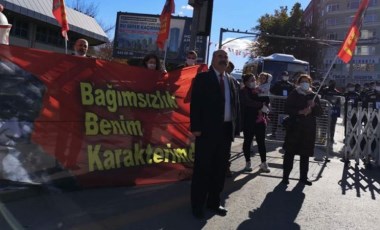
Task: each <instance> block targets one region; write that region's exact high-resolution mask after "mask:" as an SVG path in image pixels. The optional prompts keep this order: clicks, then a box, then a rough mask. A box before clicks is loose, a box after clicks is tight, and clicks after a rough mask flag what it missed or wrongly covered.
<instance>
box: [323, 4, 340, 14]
mask: <svg viewBox="0 0 380 230" xmlns="http://www.w3.org/2000/svg"><path fill="white" fill-rule="evenodd" d="M338 10H339V4H338V3H334V4H329V5H327V6H326V12H333V11H338Z"/></svg>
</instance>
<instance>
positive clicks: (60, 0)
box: [53, 0, 69, 40]
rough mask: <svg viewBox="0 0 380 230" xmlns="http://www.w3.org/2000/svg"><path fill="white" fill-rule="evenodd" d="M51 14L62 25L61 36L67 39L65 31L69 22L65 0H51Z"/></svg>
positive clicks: (67, 29)
mask: <svg viewBox="0 0 380 230" xmlns="http://www.w3.org/2000/svg"><path fill="white" fill-rule="evenodd" d="M53 15H54V17H55V19H57V21H58V23H59V24H60V25H61V27H62V36H63V37H64V38H66V40H69V39H68V37H67V31H69V23H68V22H67V17H66V9H65V0H53Z"/></svg>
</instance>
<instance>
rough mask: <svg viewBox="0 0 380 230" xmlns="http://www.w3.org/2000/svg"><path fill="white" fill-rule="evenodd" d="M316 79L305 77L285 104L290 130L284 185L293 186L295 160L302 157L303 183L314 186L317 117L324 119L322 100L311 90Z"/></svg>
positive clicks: (302, 76)
mask: <svg viewBox="0 0 380 230" xmlns="http://www.w3.org/2000/svg"><path fill="white" fill-rule="evenodd" d="M311 83H312V79H311V77H310V76H309V75H307V74H301V75H300V76H299V78H298V79H297V81H296V85H297V87H296V89H295V90H293V91H292V92H291V93H290V94H289V96H288V98H287V99H286V102H285V113H286V114H288V115H289V125H288V126H287V128H286V135H285V142H284V145H283V148H284V150H285V154H284V163H283V170H284V171H283V177H282V183H284V184H289V175H290V172H291V171H292V169H293V161H294V156H295V155H299V156H300V182H301V183H303V184H305V185H309V186H310V185H312V182H310V181H309V180H308V177H307V174H308V171H309V157H311V156H313V155H314V147H315V138H316V126H317V118H316V117H317V116H320V115H322V107H321V105H320V101H319V98H318V97H316V96H315V93H314V92H313V91H312V90H311V88H310V86H311Z"/></svg>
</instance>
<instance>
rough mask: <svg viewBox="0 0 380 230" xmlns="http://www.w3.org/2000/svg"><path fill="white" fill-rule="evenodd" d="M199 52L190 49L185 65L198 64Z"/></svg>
mask: <svg viewBox="0 0 380 230" xmlns="http://www.w3.org/2000/svg"><path fill="white" fill-rule="evenodd" d="M197 58H198V54H197V52H195V51H194V50H190V51H189V52H187V55H186V63H185V66H194V65H196V64H197Z"/></svg>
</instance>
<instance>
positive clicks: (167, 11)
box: [156, 0, 175, 49]
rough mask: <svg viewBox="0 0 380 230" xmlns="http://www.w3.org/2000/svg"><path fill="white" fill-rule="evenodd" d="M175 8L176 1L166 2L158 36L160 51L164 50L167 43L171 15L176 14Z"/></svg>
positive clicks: (169, 0)
mask: <svg viewBox="0 0 380 230" xmlns="http://www.w3.org/2000/svg"><path fill="white" fill-rule="evenodd" d="M174 10H175V6H174V0H166V2H165V6H164V8H163V9H162V12H161V16H160V30H159V32H158V36H157V41H156V42H157V46H158V48H160V49H164V46H165V42H166V40H167V39H168V37H169V31H170V18H171V14H172V13H174Z"/></svg>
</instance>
